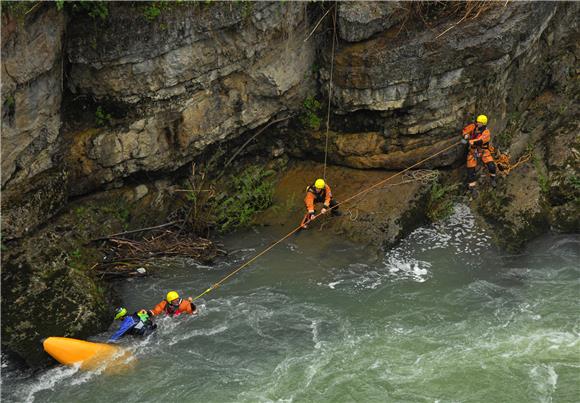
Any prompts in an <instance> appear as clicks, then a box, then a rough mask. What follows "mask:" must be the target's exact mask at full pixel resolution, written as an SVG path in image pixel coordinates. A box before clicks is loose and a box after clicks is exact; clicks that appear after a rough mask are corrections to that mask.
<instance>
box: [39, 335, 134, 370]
mask: <svg viewBox="0 0 580 403" xmlns="http://www.w3.org/2000/svg"><path fill="white" fill-rule="evenodd" d="M42 345H43V347H44V351H46V352H47V353H48V354H50V355H51V356H52V357H53V358H54V359H55V360H57V361H58V362H60V363H61V364H64V365H75V364H80V368H81V369H83V370H94V369H98V368H105V369H106V370H107V372H110V371H111V370H113V372H117V371H122V370H125V369H127V368H128V367H129V366H132V364H133V361H134V360H133V357H132V355H131V353H130V352H128V351H126V350H123V349H122V348H120V347H118V346H114V345H111V344H103V343H91V342H90V341H84V340H78V339H70V338H68V337H49V338H47V339H45V340H44V341H43V343H42Z"/></svg>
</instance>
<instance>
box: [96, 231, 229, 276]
mask: <svg viewBox="0 0 580 403" xmlns="http://www.w3.org/2000/svg"><path fill="white" fill-rule="evenodd" d="M144 232H147V233H148V234H147V235H146V236H143V237H142V238H139V239H137V238H130V237H129V236H134V235H136V234H142V233H144ZM96 241H104V242H102V244H101V248H102V249H103V250H104V253H105V257H104V259H103V261H102V262H100V263H98V264H96V265H95V266H93V270H95V271H97V272H98V273H99V274H101V275H102V276H106V277H130V276H139V275H144V274H145V273H146V271H145V270H144V269H143V268H142V266H143V265H144V264H145V263H146V262H147V261H148V260H149V259H153V258H160V257H171V256H183V257H189V258H192V259H195V260H199V261H202V262H205V261H209V260H211V259H213V258H215V257H216V256H217V255H218V254H225V252H224V251H223V250H220V249H218V248H217V247H216V246H215V244H214V243H213V242H211V241H210V240H208V239H205V238H201V237H193V236H191V234H182V232H181V231H180V228H179V223H178V222H171V223H167V224H163V225H158V226H155V227H148V228H142V229H139V230H134V231H126V232H122V233H118V234H113V235H111V236H108V237H103V238H99V239H98V240H96Z"/></svg>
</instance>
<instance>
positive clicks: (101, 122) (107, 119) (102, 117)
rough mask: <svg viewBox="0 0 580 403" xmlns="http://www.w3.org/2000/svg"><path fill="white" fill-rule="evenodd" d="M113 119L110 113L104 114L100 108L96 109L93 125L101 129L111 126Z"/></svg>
mask: <svg viewBox="0 0 580 403" xmlns="http://www.w3.org/2000/svg"><path fill="white" fill-rule="evenodd" d="M112 120H113V118H112V117H111V114H110V113H106V112H105V111H104V110H103V108H102V107H101V106H99V107H97V110H96V111H95V124H96V125H97V126H98V127H102V126H105V125H108V124H111V122H112Z"/></svg>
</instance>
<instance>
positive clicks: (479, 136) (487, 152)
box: [462, 115, 496, 196]
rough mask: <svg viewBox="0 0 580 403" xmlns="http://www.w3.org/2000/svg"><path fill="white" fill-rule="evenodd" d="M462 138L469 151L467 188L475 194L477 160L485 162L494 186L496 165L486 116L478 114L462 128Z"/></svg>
mask: <svg viewBox="0 0 580 403" xmlns="http://www.w3.org/2000/svg"><path fill="white" fill-rule="evenodd" d="M462 135H463V139H464V141H465V142H466V143H468V144H469V151H468V153H467V180H468V182H469V190H470V191H471V194H472V195H473V196H475V195H476V194H477V191H476V189H475V187H476V185H477V176H476V172H475V168H476V167H477V161H478V160H481V162H482V164H485V166H486V167H487V170H488V172H489V176H490V178H491V186H493V187H495V186H496V178H495V175H496V166H495V162H494V160H493V157H492V155H491V153H492V150H491V146H490V141H491V133H490V132H489V129H488V128H487V116H485V115H479V116H478V117H477V119H476V120H475V123H471V124H469V125H467V126H465V127H464V128H463V133H462Z"/></svg>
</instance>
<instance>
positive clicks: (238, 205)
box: [212, 166, 274, 233]
mask: <svg viewBox="0 0 580 403" xmlns="http://www.w3.org/2000/svg"><path fill="white" fill-rule="evenodd" d="M272 174H273V171H268V170H264V169H263V168H261V167H259V166H250V167H248V168H247V169H246V170H245V171H243V172H242V173H241V174H240V175H234V176H233V177H232V182H231V185H230V189H229V192H227V193H226V192H223V193H221V194H218V195H217V196H216V197H215V199H213V201H212V206H213V211H214V214H215V221H216V227H217V230H218V231H219V232H221V233H225V232H229V231H233V230H235V229H240V228H245V227H248V226H249V225H250V223H251V222H252V219H253V217H254V215H255V214H256V213H258V212H260V211H262V210H265V209H266V208H268V207H269V206H270V205H271V204H272V197H273V195H274V182H273V181H272V180H270V179H268V178H269V177H270V176H271V175H272Z"/></svg>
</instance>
